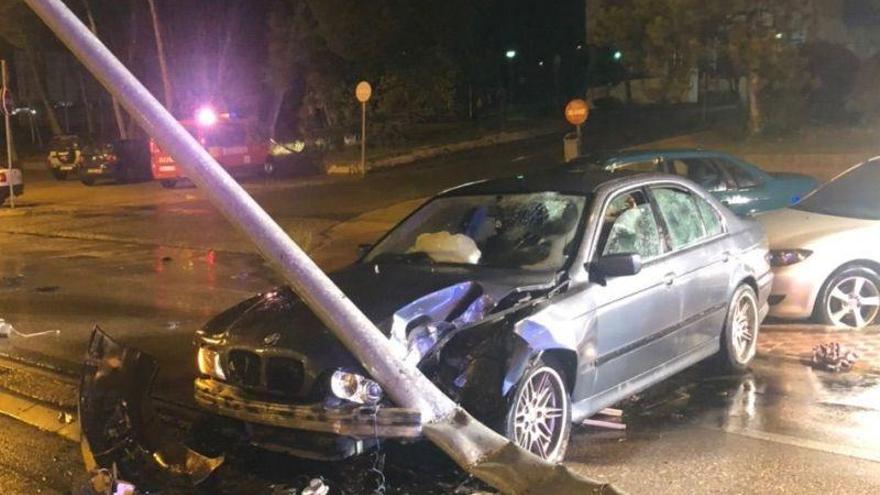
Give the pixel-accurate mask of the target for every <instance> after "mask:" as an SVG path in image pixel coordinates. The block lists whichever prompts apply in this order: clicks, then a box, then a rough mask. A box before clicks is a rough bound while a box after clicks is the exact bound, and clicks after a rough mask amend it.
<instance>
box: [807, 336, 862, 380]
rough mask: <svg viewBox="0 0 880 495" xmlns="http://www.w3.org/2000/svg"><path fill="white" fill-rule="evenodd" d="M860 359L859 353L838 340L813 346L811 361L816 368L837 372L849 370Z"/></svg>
mask: <svg viewBox="0 0 880 495" xmlns="http://www.w3.org/2000/svg"><path fill="white" fill-rule="evenodd" d="M858 360H859V355H858V354H857V353H856V352H855V351H852V350H849V349H848V348H846V347H844V346H842V345H840V343H838V342H831V343H828V344H820V345H817V346H816V347H814V348H813V357H812V358H811V360H810V363H811V364H812V366H813V367H814V368H817V369H821V370H825V371H832V372H835V373H838V372H841V371H849V370H851V369H852V368H853V366H855V364H856V362H857V361H858Z"/></svg>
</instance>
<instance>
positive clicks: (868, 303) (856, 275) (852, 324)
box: [816, 266, 880, 329]
mask: <svg viewBox="0 0 880 495" xmlns="http://www.w3.org/2000/svg"><path fill="white" fill-rule="evenodd" d="M818 305H819V307H818V308H816V309H817V313H818V316H819V319H820V320H821V321H822V323H824V324H826V325H831V326H835V327H840V328H852V329H860V328H864V327H866V326H868V325H870V324H872V323H874V321H875V320H877V315H878V313H880V277H878V275H877V273H876V272H875V271H874V270H871V269H869V268H866V267H863V266H854V267H852V268H847V269H846V270H843V271H841V272H840V273H838V274H836V275H834V276H833V277H831V278H830V279H829V280H828V283H826V284H825V287H824V288H823V290H822V294H821V297H820V298H819V302H818Z"/></svg>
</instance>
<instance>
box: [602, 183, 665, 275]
mask: <svg viewBox="0 0 880 495" xmlns="http://www.w3.org/2000/svg"><path fill="white" fill-rule="evenodd" d="M597 252H599V253H601V254H602V256H609V255H614V254H638V255H640V256H641V257H642V259H644V260H648V259H651V258H654V257H657V256H659V255H660V254H662V253H663V245H662V243H661V241H660V231H659V229H658V228H657V221H656V218H655V217H654V212H653V210H652V209H651V203H650V202H649V201H648V198H647V197H645V194H644V193H642V192H641V191H632V192H628V193H623V194H621V195H619V196H617V197H616V198H614V199H613V200H611V202H610V203H609V204H608V206H607V207H606V208H605V214H604V220H603V221H602V232H601V237H600V239H599V250H598V251H597Z"/></svg>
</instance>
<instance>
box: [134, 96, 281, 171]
mask: <svg viewBox="0 0 880 495" xmlns="http://www.w3.org/2000/svg"><path fill="white" fill-rule="evenodd" d="M180 123H181V124H182V125H183V126H184V127H185V128H186V129H187V130H188V131H189V132H190V134H192V135H193V136H194V137H195V138H196V139H197V140H198V141H199V142H200V143H202V146H204V147H205V149H207V150H208V153H210V154H211V156H213V157H214V158H215V159H216V160H217V162H218V163H220V165H221V166H223V168H225V169H226V170H227V171H228V172H229V173H230V174H232V175H236V176H240V175H247V174H251V173H253V172H264V171H266V166H267V163H268V157H269V142H268V140H266V139H260V138H259V136H258V133H257V132H256V129H255V127H256V126H255V125H253V123H252V122H250V121H247V120H238V119H233V118H231V117H230V116H229V114H217V113H215V112H214V111H213V110H211V109H202V110H199V111H198V112H197V113H196V116H195V118H194V119H189V120H182V121H181V122H180ZM150 165H151V168H152V172H153V178H154V179H156V180H158V181H159V182H160V183H161V184H162V186H163V187H167V188H171V187H174V186H175V185H177V183H178V182H180V181H181V180H182V179H185V178H186V177H185V176H184V174H183V170H182V169H181V168H180V167H178V166H177V164H176V163H175V162H174V158H172V157H171V155H169V154H168V153H166V152H165V151H163V150H162V149H160V148H159V146H158V145H157V144H156V142H155V141H152V140H151V141H150Z"/></svg>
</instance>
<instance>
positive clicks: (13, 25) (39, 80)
mask: <svg viewBox="0 0 880 495" xmlns="http://www.w3.org/2000/svg"><path fill="white" fill-rule="evenodd" d="M0 38H3V39H4V40H6V41H7V42H8V43H9V44H11V45H12V46H14V47H16V48H18V49H20V50H23V51H24V53H25V55H26V58H27V62H28V66H29V68H30V72H31V77H32V78H33V81H34V84H35V86H36V89H37V93H38V94H39V96H40V101H41V102H42V103H43V110H44V111H45V112H46V119H47V121H48V123H49V129H50V130H51V131H52V134H53V135H55V136H58V135H61V134H63V133H64V131H63V130H62V129H61V123H60V122H59V120H58V116H57V114H56V113H55V108H54V107H53V106H52V103H51V102H50V101H49V95H48V92H47V90H46V83H45V77H44V74H43V70H42V67H43V63H42V57H41V56H40V53H41V52H42V50H43V48H45V46H46V45H47V44H48V43H49V41H51V40H53V39H54V38H52V37H51V35H49V34H47V33H46V31H45V27H44V26H43V25H42V23H40V22H39V20H38V19H37V18H36V17H35V16H34V15H33V14H32V13H31V11H30V10H29V9H27V7H25V6H24V4H23V3H22V2H21V1H19V0H12V1H6V2H5V3H3V4H0ZM47 40H49V41H47Z"/></svg>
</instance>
